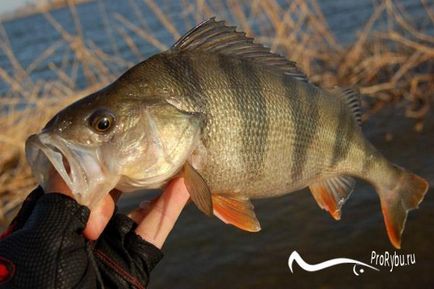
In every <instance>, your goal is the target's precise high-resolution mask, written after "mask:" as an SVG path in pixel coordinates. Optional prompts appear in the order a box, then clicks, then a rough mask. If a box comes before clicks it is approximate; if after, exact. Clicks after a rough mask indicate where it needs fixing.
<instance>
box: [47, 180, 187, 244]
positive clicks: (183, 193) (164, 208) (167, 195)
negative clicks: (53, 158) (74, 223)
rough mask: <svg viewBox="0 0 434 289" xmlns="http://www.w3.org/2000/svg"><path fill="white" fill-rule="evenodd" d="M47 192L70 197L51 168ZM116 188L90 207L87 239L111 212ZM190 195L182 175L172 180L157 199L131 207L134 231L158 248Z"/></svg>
mask: <svg viewBox="0 0 434 289" xmlns="http://www.w3.org/2000/svg"><path fill="white" fill-rule="evenodd" d="M46 191H47V193H50V192H57V193H62V194H65V195H68V196H70V197H72V192H71V190H70V189H69V187H68V186H67V185H66V183H65V182H64V181H63V179H62V177H61V176H60V175H59V174H58V173H57V172H53V173H52V175H51V177H50V180H49V183H48V185H47V188H46ZM119 195H120V192H119V191H117V190H113V191H111V192H110V194H109V195H107V196H106V197H105V198H104V199H102V200H101V201H100V202H99V203H98V204H97V205H96V207H95V208H94V209H93V210H92V211H91V213H90V216H89V221H88V223H87V225H86V228H85V229H84V231H83V234H84V236H85V237H86V238H87V239H89V240H96V239H98V237H99V236H100V235H101V233H102V231H103V230H104V228H105V227H106V226H107V224H108V222H109V221H110V218H111V217H112V215H113V212H114V208H115V204H116V202H117V200H118V198H119ZM189 197H190V195H189V193H188V191H187V188H186V187H185V185H184V179H183V178H176V179H174V180H172V181H171V182H170V183H169V184H168V186H167V187H166V188H165V190H164V192H163V193H162V194H161V196H159V197H158V198H157V199H155V200H153V201H151V202H149V203H147V205H146V206H141V208H139V209H137V210H135V211H133V212H132V213H131V214H130V215H129V217H130V218H132V219H133V220H134V221H135V222H136V223H137V224H138V226H137V228H136V230H135V232H136V234H137V235H139V236H140V237H142V238H143V239H144V240H146V241H148V242H150V243H152V244H154V245H155V246H156V247H158V248H161V247H162V246H163V244H164V241H165V240H166V238H167V236H168V235H169V233H170V231H171V230H172V229H173V226H174V225H175V223H176V220H177V219H178V217H179V215H180V214H181V211H182V209H183V208H184V206H185V205H186V204H187V201H188V199H189Z"/></svg>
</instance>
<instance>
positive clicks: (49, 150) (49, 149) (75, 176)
mask: <svg viewBox="0 0 434 289" xmlns="http://www.w3.org/2000/svg"><path fill="white" fill-rule="evenodd" d="M26 157H27V161H28V162H29V164H30V166H31V168H32V172H33V175H34V176H35V178H36V180H37V181H38V183H39V184H40V185H41V186H42V188H43V189H44V190H46V189H47V186H48V182H49V180H50V175H52V173H53V170H56V171H57V172H58V173H59V175H60V176H61V177H62V178H63V180H64V181H65V183H66V185H67V186H68V187H69V188H70V189H71V191H72V193H73V197H74V198H75V199H76V201H77V202H79V203H80V204H82V205H85V206H88V207H90V208H92V207H93V206H94V205H95V204H96V203H98V201H99V200H101V198H103V197H104V196H105V195H106V194H107V193H108V192H109V191H110V190H112V189H113V188H114V187H115V186H116V184H117V182H118V179H119V178H117V177H115V176H113V175H112V174H110V173H109V172H108V171H107V170H106V169H105V167H104V165H103V164H102V162H101V161H100V160H99V159H98V149H97V148H93V147H87V146H83V145H79V144H74V143H70V142H67V141H65V140H64V139H63V138H61V137H59V136H57V135H51V134H49V133H44V132H43V133H40V134H36V135H32V136H30V137H29V138H28V139H27V141H26Z"/></svg>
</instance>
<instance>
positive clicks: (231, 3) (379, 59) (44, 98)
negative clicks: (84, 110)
mask: <svg viewBox="0 0 434 289" xmlns="http://www.w3.org/2000/svg"><path fill="white" fill-rule="evenodd" d="M143 1H144V3H145V4H146V5H147V8H148V9H150V11H152V12H153V14H154V15H155V18H156V19H158V21H159V22H160V24H161V25H162V26H163V27H164V28H165V29H166V30H167V31H168V32H169V33H170V34H171V35H172V36H173V39H174V40H175V39H177V38H178V37H179V36H180V35H181V34H182V33H183V32H184V31H180V30H179V29H177V27H176V26H175V25H174V23H173V21H172V20H171V19H170V18H169V16H168V15H167V14H165V12H164V7H160V6H159V5H158V4H157V2H156V1H155V0H143ZM127 2H128V5H130V6H131V11H132V15H134V17H135V18H137V19H138V21H132V20H131V19H127V18H125V17H124V16H122V15H121V14H116V13H115V14H114V15H107V10H106V9H105V8H106V7H105V4H104V1H103V0H98V6H99V8H100V11H101V15H102V17H103V20H104V21H103V22H104V26H105V27H104V29H105V31H106V32H107V33H106V34H107V42H110V43H111V46H112V48H113V51H115V53H113V55H107V54H106V53H105V52H104V51H102V50H101V49H99V48H98V47H96V46H95V45H93V44H92V43H89V42H86V41H85V39H84V38H83V31H82V28H81V24H80V21H79V15H78V13H77V10H76V6H75V4H74V1H67V3H68V7H69V9H70V12H71V15H73V19H74V25H75V33H74V34H72V33H70V32H67V31H66V29H65V28H64V27H62V25H61V24H60V23H59V22H57V21H56V20H55V18H54V17H53V16H52V14H51V12H50V11H49V10H44V11H41V13H42V14H43V15H44V17H45V18H46V20H47V21H48V22H49V23H50V24H51V25H52V26H53V27H54V28H55V29H56V30H57V31H58V32H59V33H60V35H61V36H62V39H61V40H58V41H54V42H53V43H52V44H51V46H50V47H49V48H48V49H47V50H46V51H45V52H44V53H42V54H41V55H39V56H38V57H37V58H36V59H35V60H34V61H33V63H31V64H30V65H29V66H27V67H23V66H22V65H21V64H20V62H19V61H18V60H17V58H16V56H15V54H14V51H13V50H12V48H11V45H10V43H9V40H8V35H7V33H6V32H5V30H4V28H3V26H1V25H0V50H1V51H2V52H3V53H4V54H5V55H6V57H7V58H8V60H9V63H10V65H11V68H12V69H9V70H6V69H5V68H0V79H2V81H3V82H5V83H6V84H7V85H8V86H9V87H10V90H9V91H8V93H7V94H6V95H2V96H1V98H0V101H1V104H0V106H1V115H0V125H1V128H2V129H1V131H0V196H1V198H0V221H2V222H5V221H6V220H8V219H9V217H10V215H11V214H13V212H14V208H16V206H17V204H19V203H20V201H21V200H22V198H23V197H24V196H25V195H26V194H27V193H28V192H29V190H30V189H31V188H32V187H33V186H34V185H35V182H34V180H33V178H32V176H31V172H30V169H29V167H28V165H27V163H26V160H25V156H24V142H25V139H26V138H27V136H29V135H30V134H31V133H34V132H36V131H38V130H39V129H40V128H41V127H42V126H43V125H44V124H45V123H46V122H47V121H48V120H49V119H50V118H51V117H52V116H53V114H55V113H56V112H57V111H58V110H59V109H60V108H62V107H64V106H65V105H67V104H68V103H70V102H72V101H74V100H76V99H78V98H80V97H82V96H85V95H86V94H88V93H89V92H91V91H94V90H96V89H98V88H99V87H102V86H103V85H105V84H107V83H109V82H110V81H112V80H113V79H115V77H116V76H117V74H118V73H117V72H112V71H111V70H110V65H117V66H119V67H128V66H131V65H132V64H133V63H131V62H130V61H127V60H125V59H124V58H123V57H122V56H121V55H120V53H119V51H118V47H117V41H124V42H125V44H126V45H127V46H128V47H129V49H130V50H131V52H132V53H133V55H135V56H136V57H137V59H142V58H143V54H144V53H143V51H141V50H140V49H139V48H138V46H137V44H136V43H135V41H134V39H133V37H132V36H135V37H139V38H141V39H143V40H144V41H146V42H147V43H149V45H150V46H153V47H155V48H156V49H158V50H164V49H167V47H168V46H169V45H170V44H171V43H163V42H162V41H161V40H159V39H158V37H157V36H156V35H154V34H153V33H152V31H151V30H150V28H149V25H148V23H147V22H146V17H145V16H144V14H143V12H142V11H141V9H139V8H138V7H137V3H136V2H135V1H133V0H129V1H125V3H127ZM163 2H164V1H163ZM182 3H183V11H181V12H180V13H181V15H182V17H183V19H184V21H185V24H186V26H187V27H188V26H192V25H194V24H195V23H197V22H198V21H200V20H202V19H205V18H208V17H210V16H213V15H217V18H218V19H222V18H224V17H223V15H228V14H229V16H230V17H232V18H233V19H236V23H234V22H232V23H233V24H237V25H239V27H240V29H242V30H244V31H246V32H247V33H248V34H249V35H250V36H255V37H256V38H257V41H260V42H263V43H265V44H267V45H268V46H270V47H272V49H273V50H274V51H278V52H279V53H281V54H284V55H285V56H287V57H288V58H289V59H292V60H295V61H297V62H298V63H299V66H300V67H301V68H302V69H303V70H304V71H305V72H306V73H307V75H309V77H310V79H311V80H312V81H313V82H315V83H317V84H319V85H321V86H324V87H332V86H335V85H340V86H353V85H356V86H358V87H359V89H360V90H361V92H362V93H363V94H366V95H369V96H367V97H365V98H364V100H365V101H364V103H365V106H368V111H369V112H368V113H367V114H366V116H365V117H368V116H369V115H371V114H372V113H373V112H375V111H377V110H378V109H380V108H381V107H382V106H384V105H386V104H389V103H400V104H403V105H402V107H403V108H404V109H405V111H406V116H407V117H409V118H414V119H416V120H417V125H416V128H417V129H419V130H420V129H423V119H424V116H425V115H426V114H427V113H428V112H429V111H430V103H431V102H432V100H433V95H434V74H433V71H434V69H433V66H434V62H433V59H434V37H433V36H431V35H429V34H427V33H424V32H423V31H419V30H418V29H417V28H416V26H415V24H414V22H412V21H411V20H410V17H408V15H406V12H405V11H403V10H402V9H401V8H400V6H399V3H396V2H392V1H391V0H385V1H382V2H381V3H380V4H379V5H378V7H377V8H376V9H375V12H374V13H373V14H372V16H371V18H370V20H369V21H368V22H367V23H366V25H365V26H364V27H361V29H360V32H359V34H358V36H357V38H356V40H355V41H354V42H353V43H350V44H349V45H345V46H342V45H341V44H340V43H339V42H338V41H337V39H336V37H335V36H334V35H333V33H332V32H331V31H330V30H329V29H328V25H327V22H326V20H325V17H324V15H323V14H322V12H321V9H320V8H319V5H318V3H317V2H316V0H310V1H307V0H289V2H288V3H289V8H288V9H286V10H285V9H282V7H281V5H280V4H279V3H278V2H277V1H275V0H268V1H259V0H252V1H236V0H216V1H206V0H183V1H182ZM421 3H422V4H423V5H424V9H425V12H426V15H427V17H426V18H427V19H429V21H430V25H431V24H432V25H433V26H434V10H433V7H430V6H429V5H428V1H426V0H421ZM246 11H248V12H246ZM219 15H220V16H221V17H219ZM109 18H110V19H111V21H108V19H109ZM113 19H114V20H115V24H116V25H113V24H110V22H112V21H113ZM252 19H254V21H253V22H252ZM380 19H381V21H383V22H384V21H385V22H386V23H387V27H386V28H385V29H381V30H377V29H375V27H376V26H377V23H378V22H379V21H380ZM112 23H113V22H112ZM252 23H254V24H252ZM255 27H256V29H255ZM62 45H68V46H69V47H70V50H71V51H72V54H73V56H74V61H73V64H72V65H71V64H67V61H66V60H65V61H62V64H61V65H60V66H56V65H55V64H50V66H49V68H50V69H51V70H52V71H54V72H55V74H56V76H57V78H56V79H54V80H47V81H32V79H31V75H32V73H34V70H35V69H36V68H37V67H38V65H39V64H40V63H41V62H43V61H44V60H46V59H50V57H52V56H53V55H54V54H55V53H56V51H57V50H58V49H59V47H60V46H62ZM68 65H69V66H68ZM67 66H68V69H67ZM80 71H81V72H82V73H83V74H84V76H85V79H86V83H87V88H86V89H85V90H79V89H77V76H78V74H79V73H80ZM59 96H63V97H61V98H59ZM23 105H24V106H23Z"/></svg>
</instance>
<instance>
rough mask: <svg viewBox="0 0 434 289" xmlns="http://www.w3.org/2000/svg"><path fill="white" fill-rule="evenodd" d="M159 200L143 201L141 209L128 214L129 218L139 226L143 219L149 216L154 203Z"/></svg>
mask: <svg viewBox="0 0 434 289" xmlns="http://www.w3.org/2000/svg"><path fill="white" fill-rule="evenodd" d="M156 200H157V199H154V200H153V201H143V202H141V203H140V205H139V207H138V208H137V209H135V210H133V211H131V212H130V213H129V214H128V217H129V218H130V219H132V220H133V221H134V222H135V223H137V224H139V223H140V222H141V221H142V220H143V218H144V217H145V216H146V215H147V214H148V212H149V210H150V209H151V206H152V204H153V203H155V201H156Z"/></svg>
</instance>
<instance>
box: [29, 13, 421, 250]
mask: <svg viewBox="0 0 434 289" xmlns="http://www.w3.org/2000/svg"><path fill="white" fill-rule="evenodd" d="M359 103H360V100H359V94H358V93H357V92H356V91H354V90H352V89H342V88H334V89H322V88H319V87H318V86H316V85H314V84H312V83H310V82H309V80H308V78H307V77H306V75H305V74H303V73H302V72H301V71H300V70H299V69H298V68H297V66H296V64H295V63H294V62H291V61H289V60H287V59H286V58H284V57H282V56H279V55H277V54H274V53H271V52H270V51H269V49H268V48H266V47H264V46H262V45H260V44H257V43H254V42H253V39H252V38H248V37H246V35H245V33H242V32H237V31H236V30H235V28H234V27H229V26H226V25H225V23H224V22H223V21H216V20H215V19H214V18H211V19H209V20H207V21H205V22H203V23H202V24H200V25H198V26H196V27H195V28H193V29H192V30H190V31H189V32H188V33H187V34H185V35H184V36H183V37H181V38H180V39H179V40H178V41H177V42H176V43H175V44H174V45H173V46H172V47H171V48H170V49H169V50H168V51H165V52H162V53H159V54H156V55H154V56H152V57H150V58H148V59H147V60H145V61H143V62H142V63H139V64H137V65H136V66H134V67H132V68H131V69H129V70H128V71H127V72H126V73H125V74H123V75H122V76H121V77H120V78H119V79H117V80H116V81H115V82H113V83H112V84H110V85H109V86H107V87H105V88H103V89H102V90H100V91H98V92H95V93H93V94H91V95H89V96H87V97H85V98H83V99H81V100H79V101H77V102H75V103H73V104H71V105H70V106H68V107H66V108H65V109H64V110H62V111H60V112H59V113H58V114H57V115H56V116H54V118H53V119H52V120H50V121H49V122H48V123H47V125H46V126H45V128H44V129H43V130H42V131H41V132H40V133H39V134H36V135H32V136H30V137H29V139H28V140H27V143H26V154H27V159H28V161H29V163H30V165H31V167H32V171H33V174H34V176H35V177H36V179H37V180H38V181H39V183H40V184H42V186H44V185H45V183H46V181H47V178H48V174H49V170H50V169H52V168H54V169H56V170H57V171H58V172H59V174H60V175H61V176H62V178H63V179H64V180H65V182H66V184H67V185H68V186H69V187H70V188H71V190H72V191H73V193H74V197H75V198H76V200H77V201H78V202H80V203H81V204H83V205H87V206H89V207H92V206H94V205H95V204H96V203H97V202H98V201H99V200H100V199H101V198H103V197H104V196H105V195H106V194H107V193H108V192H109V191H110V190H112V189H113V188H117V189H119V190H121V191H123V192H132V191H136V190H139V189H154V188H161V187H163V186H164V185H165V184H167V182H168V181H169V180H170V179H172V178H174V177H177V176H183V177H184V181H185V184H186V187H187V189H188V191H189V193H190V196H191V199H192V201H193V202H194V203H195V204H196V205H197V207H198V208H199V209H200V210H201V211H203V212H204V213H205V214H207V215H215V216H217V217H218V218H220V219H221V220H222V221H224V222H225V223H229V224H232V225H234V226H236V227H238V228H240V229H243V230H246V231H251V232H256V231H259V230H260V228H261V227H260V223H259V221H258V220H257V218H256V216H255V212H254V208H253V205H252V203H251V201H250V200H251V199H258V198H270V197H276V196H280V195H284V194H288V193H290V192H294V191H297V190H301V189H303V188H305V187H309V189H310V191H311V192H312V195H313V197H314V199H315V200H316V202H317V203H318V205H319V206H320V207H321V208H322V209H325V210H327V211H328V212H329V213H330V214H331V215H332V217H333V218H335V219H336V220H339V219H340V217H341V208H342V205H343V204H344V203H345V201H346V200H347V199H348V197H349V195H350V193H351V191H352V190H353V187H354V183H355V181H354V178H360V179H363V180H365V181H367V182H369V183H370V184H372V186H373V187H374V188H375V190H376V192H377V193H378V195H379V198H380V202H381V208H382V211H383V215H384V221H385V224H386V229H387V233H388V236H389V239H390V241H391V243H392V244H393V245H394V246H395V247H397V248H399V247H400V244H401V234H402V232H403V229H404V225H405V221H406V217H407V213H408V211H409V210H411V209H414V208H417V207H418V205H419V203H420V202H421V201H422V199H423V197H424V195H425V193H426V191H427V189H428V183H427V182H426V181H425V180H424V179H422V178H421V177H419V176H416V175H414V174H412V173H411V172H409V171H407V170H405V169H403V168H401V167H398V166H397V165H394V164H392V163H391V162H389V161H388V160H386V159H385V158H384V157H383V156H382V154H381V153H380V152H379V151H377V150H376V149H375V148H374V147H373V145H371V143H369V141H368V140H367V139H366V138H365V137H364V136H363V134H362V130H361V128H360V119H361V113H360V106H359Z"/></svg>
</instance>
